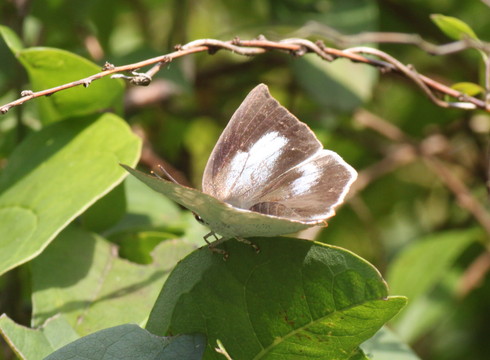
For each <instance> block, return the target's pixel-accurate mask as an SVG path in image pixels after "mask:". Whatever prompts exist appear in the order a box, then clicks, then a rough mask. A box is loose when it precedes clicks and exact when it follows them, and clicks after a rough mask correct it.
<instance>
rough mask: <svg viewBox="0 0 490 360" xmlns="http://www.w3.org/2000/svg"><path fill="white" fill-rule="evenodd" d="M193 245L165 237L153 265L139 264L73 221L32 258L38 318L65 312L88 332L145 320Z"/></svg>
mask: <svg viewBox="0 0 490 360" xmlns="http://www.w3.org/2000/svg"><path fill="white" fill-rule="evenodd" d="M191 250H193V247H192V246H190V245H187V244H185V243H184V242H182V241H177V240H173V241H172V240H169V241H165V242H163V243H162V244H160V245H159V246H158V247H157V248H156V249H155V250H154V252H153V258H154V262H153V263H152V264H150V265H139V264H134V263H131V262H129V261H127V260H124V259H120V258H119V257H118V256H117V247H116V245H114V244H111V243H109V242H107V241H105V240H104V239H102V238H101V237H99V236H97V235H95V234H91V233H88V232H86V231H84V230H81V229H78V228H76V227H74V226H70V227H68V228H67V229H66V230H65V231H63V232H62V233H61V234H60V235H59V236H58V238H56V240H55V241H53V243H52V244H51V245H50V246H49V247H48V248H47V249H46V250H45V251H44V252H43V253H42V254H41V255H40V256H38V257H37V258H36V259H35V260H33V261H32V265H31V266H32V268H31V269H32V289H33V295H32V303H33V314H32V323H33V325H34V326H39V325H41V324H43V323H44V322H45V321H46V320H47V319H48V318H49V317H51V316H53V315H55V314H60V313H61V314H63V315H64V316H65V317H66V318H67V320H68V321H69V323H70V324H71V326H73V328H74V329H75V330H76V332H77V333H78V334H80V335H82V336H83V335H87V334H90V333H92V332H94V331H96V330H100V329H103V328H106V327H108V326H115V325H120V324H124V323H137V324H144V323H145V322H146V319H147V317H148V314H149V312H150V310H151V308H152V306H153V304H154V302H155V300H156V298H157V296H158V292H159V291H160V290H161V287H162V285H163V283H164V281H165V279H166V277H167V275H168V273H169V272H170V270H171V269H172V268H173V267H174V266H175V264H176V263H177V262H178V261H179V260H180V259H181V258H182V257H183V256H185V255H186V254H188V253H189V252H190V251H191ZM129 309H130V310H129Z"/></svg>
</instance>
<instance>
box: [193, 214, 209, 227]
mask: <svg viewBox="0 0 490 360" xmlns="http://www.w3.org/2000/svg"><path fill="white" fill-rule="evenodd" d="M193 214H194V219H196V221H197V222H198V223H199V224H203V225H207V224H206V222H205V221H204V220H203V219H202V217H200V216H199V215H197V214H196V213H193Z"/></svg>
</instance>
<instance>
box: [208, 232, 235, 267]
mask: <svg viewBox="0 0 490 360" xmlns="http://www.w3.org/2000/svg"><path fill="white" fill-rule="evenodd" d="M210 236H214V241H212V242H209V240H208V238H209V237H210ZM203 238H204V241H206V243H207V244H208V245H209V246H208V247H209V250H211V252H214V253H217V254H221V255H223V260H227V259H228V257H229V256H230V254H228V253H227V252H226V251H225V250H223V249H218V248H217V247H216V245H219V244H221V243H222V242H223V241H225V240H226V239H224V238H218V237H217V236H216V233H214V232H212V231H211V232H210V233H208V234H206V235H204V237H203Z"/></svg>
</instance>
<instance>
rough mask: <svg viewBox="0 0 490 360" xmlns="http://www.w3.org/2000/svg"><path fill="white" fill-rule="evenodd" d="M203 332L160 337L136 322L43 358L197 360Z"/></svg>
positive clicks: (61, 359) (101, 332)
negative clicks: (200, 333)
mask: <svg viewBox="0 0 490 360" xmlns="http://www.w3.org/2000/svg"><path fill="white" fill-rule="evenodd" d="M205 343H206V341H205V338H204V336H202V335H180V336H176V337H174V338H170V337H167V338H163V337H158V336H155V335H152V334H150V333H149V332H148V331H146V330H144V329H141V328H140V327H138V326H137V325H131V324H127V325H119V326H116V327H113V328H110V329H104V330H101V331H98V332H96V333H94V334H91V335H88V336H86V337H84V338H82V339H79V340H77V341H75V342H73V343H71V344H69V345H67V346H65V347H63V348H61V349H59V350H58V351H56V352H55V353H53V354H51V355H50V356H48V357H47V358H46V360H66V359H72V360H114V359H138V360H199V359H201V357H202V353H203V352H204V346H205Z"/></svg>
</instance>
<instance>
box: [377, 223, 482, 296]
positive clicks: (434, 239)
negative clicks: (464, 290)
mask: <svg viewBox="0 0 490 360" xmlns="http://www.w3.org/2000/svg"><path fill="white" fill-rule="evenodd" d="M480 236H481V230H480V229H469V230H455V231H446V232H441V233H436V234H431V235H429V236H427V237H425V238H424V239H420V240H419V241H416V242H413V243H412V244H411V245H410V246H409V247H407V248H406V249H405V250H404V251H403V252H401V253H400V255H399V256H398V257H397V258H395V259H394V260H393V261H392V263H391V265H390V267H389V269H388V272H387V276H386V278H387V279H388V283H389V284H390V288H391V291H393V292H394V293H396V294H400V295H404V296H406V297H407V298H408V299H409V300H410V301H414V300H415V299H416V298H417V297H419V296H421V295H422V294H424V293H426V292H427V291H429V290H430V289H431V288H432V287H433V286H435V285H436V284H437V282H438V281H439V280H440V279H441V278H442V276H443V275H444V274H445V273H446V272H447V271H448V269H449V268H450V267H451V265H452V264H453V262H454V261H455V260H456V258H457V257H458V256H459V255H461V253H462V252H463V251H464V250H465V249H466V248H467V247H468V245H470V244H471V243H472V242H475V241H478V239H479V238H480Z"/></svg>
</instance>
